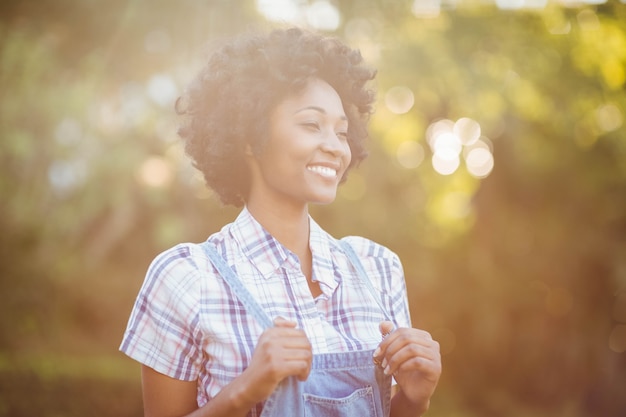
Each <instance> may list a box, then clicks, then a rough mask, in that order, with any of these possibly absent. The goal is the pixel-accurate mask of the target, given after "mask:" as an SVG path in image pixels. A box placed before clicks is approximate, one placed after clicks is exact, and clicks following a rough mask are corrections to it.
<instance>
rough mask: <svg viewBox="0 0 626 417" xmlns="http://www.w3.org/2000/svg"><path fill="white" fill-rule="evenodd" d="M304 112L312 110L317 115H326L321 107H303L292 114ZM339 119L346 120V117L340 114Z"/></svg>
mask: <svg viewBox="0 0 626 417" xmlns="http://www.w3.org/2000/svg"><path fill="white" fill-rule="evenodd" d="M306 110H314V111H316V112H318V113H322V114H327V113H326V110H324V109H323V108H322V107H319V106H305V107H302V108H300V109H298V110H296V111H295V112H294V113H293V114H298V113H300V112H303V111H306ZM339 118H340V119H341V120H348V117H346V115H345V114H342V115H341V116H339Z"/></svg>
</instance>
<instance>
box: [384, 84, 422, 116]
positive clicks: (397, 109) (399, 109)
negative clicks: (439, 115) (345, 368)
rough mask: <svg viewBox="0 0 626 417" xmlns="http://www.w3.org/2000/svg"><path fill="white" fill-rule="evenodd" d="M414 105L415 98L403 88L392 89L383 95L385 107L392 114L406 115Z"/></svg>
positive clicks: (409, 90)
mask: <svg viewBox="0 0 626 417" xmlns="http://www.w3.org/2000/svg"><path fill="white" fill-rule="evenodd" d="M414 104H415V96H414V95H413V91H411V89H410V88H408V87H405V86H396V87H392V88H390V89H389V90H387V92H386V93H385V105H386V106H387V108H388V109H389V111H390V112H392V113H394V114H404V113H407V112H408V111H409V110H411V108H412V107H413V105H414Z"/></svg>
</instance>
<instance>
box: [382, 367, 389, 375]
mask: <svg viewBox="0 0 626 417" xmlns="http://www.w3.org/2000/svg"><path fill="white" fill-rule="evenodd" d="M383 372H384V374H385V375H389V366H387V367H385V370H384V371H383Z"/></svg>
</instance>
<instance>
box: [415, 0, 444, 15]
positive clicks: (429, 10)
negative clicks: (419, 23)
mask: <svg viewBox="0 0 626 417" xmlns="http://www.w3.org/2000/svg"><path fill="white" fill-rule="evenodd" d="M411 11H412V12H413V14H414V15H415V17H421V18H435V17H438V16H439V14H440V13H441V1H440V0H414V1H413V5H412V6H411Z"/></svg>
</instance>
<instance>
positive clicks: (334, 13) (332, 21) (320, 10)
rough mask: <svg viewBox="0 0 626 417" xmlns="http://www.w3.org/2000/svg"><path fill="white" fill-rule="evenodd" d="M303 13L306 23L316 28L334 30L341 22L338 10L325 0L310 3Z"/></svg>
mask: <svg viewBox="0 0 626 417" xmlns="http://www.w3.org/2000/svg"><path fill="white" fill-rule="evenodd" d="M305 13H306V21H307V23H308V24H309V25H310V26H311V27H313V28H315V29H318V30H327V31H334V30H337V28H338V27H339V24H340V23H341V16H340V15H339V10H337V8H336V7H335V6H334V5H332V4H331V3H329V2H328V1H326V0H320V1H316V2H315V3H313V4H311V5H310V6H309V7H307V9H306V12H305Z"/></svg>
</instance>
